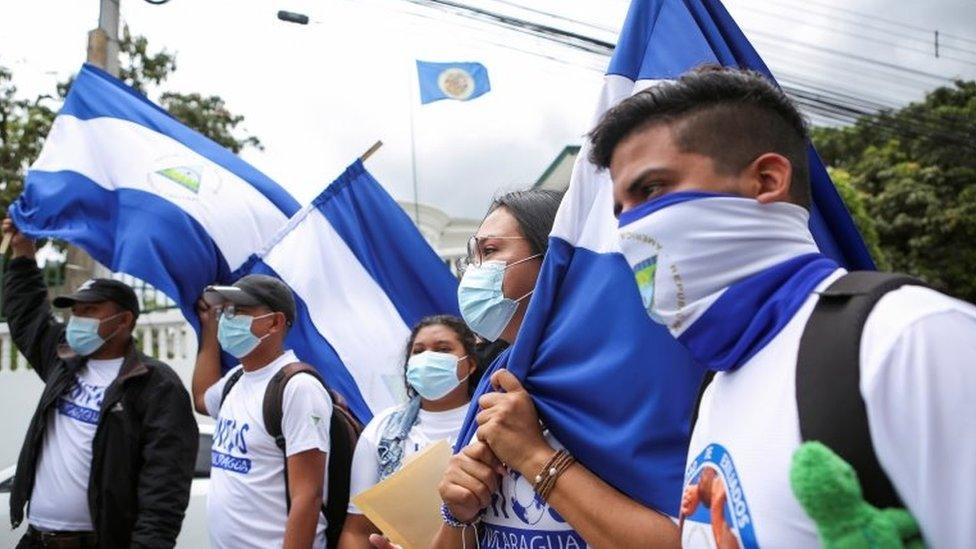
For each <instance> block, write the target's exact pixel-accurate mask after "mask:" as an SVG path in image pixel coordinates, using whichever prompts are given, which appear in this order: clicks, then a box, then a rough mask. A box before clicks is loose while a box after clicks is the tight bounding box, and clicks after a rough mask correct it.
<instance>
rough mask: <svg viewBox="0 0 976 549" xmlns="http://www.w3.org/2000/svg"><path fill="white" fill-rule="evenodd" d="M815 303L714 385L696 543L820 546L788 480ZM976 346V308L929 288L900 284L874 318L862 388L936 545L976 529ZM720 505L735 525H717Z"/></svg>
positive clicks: (702, 446)
mask: <svg viewBox="0 0 976 549" xmlns="http://www.w3.org/2000/svg"><path fill="white" fill-rule="evenodd" d="M842 273H843V271H838V272H837V273H834V274H833V275H832V276H831V277H829V278H828V279H827V280H825V281H824V282H823V283H822V284H821V285H820V286H819V287H818V288H817V290H818V291H819V290H822V289H823V288H826V287H827V286H828V285H830V283H831V282H833V281H834V280H835V279H836V278H838V277H839V276H840V275H841V274H842ZM816 302H817V296H816V295H812V296H811V297H810V298H809V299H808V300H807V301H806V303H804V305H803V307H801V308H800V310H799V311H798V312H797V313H796V315H795V316H794V317H793V319H792V320H791V321H790V322H789V323H788V324H787V325H786V326H785V327H784V328H783V330H782V331H781V332H780V333H779V334H778V335H777V336H776V337H775V338H773V340H772V341H770V342H769V344H767V345H766V347H764V348H763V349H762V350H761V351H759V352H758V353H757V354H756V355H755V356H754V357H753V358H752V359H750V360H749V361H748V362H747V363H745V364H744V365H743V366H742V367H740V368H739V369H737V370H736V371H733V372H726V373H719V374H717V375H716V376H715V379H714V380H713V381H712V383H711V384H710V385H709V387H708V389H707V391H706V392H705V394H704V396H703V398H702V401H701V409H700V412H699V416H698V422H697V424H696V425H695V429H694V432H693V435H692V439H691V445H690V448H689V454H688V469H687V471H686V477H685V482H686V484H685V491H684V495H685V496H690V497H691V498H692V499H690V500H689V501H690V502H694V498H695V497H697V499H698V500H699V501H698V502H697V505H696V506H695V510H694V512H693V513H692V514H691V516H690V517H687V518H686V519H685V521H684V527H683V530H682V544H683V545H684V546H685V547H695V548H697V547H718V546H724V547H730V546H731V547H734V546H739V547H756V546H760V547H797V548H801V547H818V546H819V543H818V540H817V532H816V527H815V525H814V524H813V522H812V521H811V520H810V519H809V518H808V516H807V515H806V513H805V512H804V510H803V508H802V507H801V506H800V504H799V502H798V501H797V499H796V497H795V496H794V495H793V492H792V490H791V488H790V481H789V472H790V463H791V459H792V456H793V453H794V451H796V449H797V448H798V447H799V445H800V441H801V439H800V430H799V420H798V413H797V405H796V391H795V380H796V368H795V363H796V357H797V352H798V349H799V342H800V336H801V335H802V333H803V330H804V328H805V327H806V323H807V320H808V319H809V317H810V314H811V313H812V312H813V308H814V305H815V304H816ZM974 357H976V307H973V306H972V305H970V304H968V303H965V302H963V301H959V300H956V299H952V298H950V297H948V296H945V295H943V294H940V293H938V292H935V291H933V290H930V289H927V288H922V287H918V286H905V287H902V288H899V289H897V290H894V291H892V292H890V293H889V294H887V295H886V296H884V297H883V298H882V299H881V300H880V301H879V302H878V303H877V305H876V306H875V308H874V310H873V311H872V312H871V314H870V316H869V317H868V319H867V322H866V323H865V325H864V331H863V334H862V339H861V352H860V367H861V376H860V390H861V395H862V396H863V398H864V401H865V403H866V407H867V416H868V423H869V425H870V430H871V441H872V443H873V444H874V449H875V453H876V454H877V456H878V459H879V461H880V463H881V466H882V468H883V469H884V470H885V472H886V473H887V475H888V476H889V478H890V479H891V481H892V483H893V485H894V487H895V489H896V490H897V491H898V493H899V495H900V496H901V498H902V500H903V501H904V502H905V503H906V504H907V505H908V507H909V509H910V511H911V512H912V514H913V515H914V516H915V518H916V519H917V520H918V522H919V524H920V526H921V530H922V534H923V536H924V538H925V541H926V543H927V544H928V545H929V546H930V547H945V548H955V547H960V548H961V547H971V546H972V543H973V540H974V539H976V520H974V518H976V495H974V493H973V491H972V490H969V489H967V488H965V487H964V486H965V480H964V479H965V478H967V475H968V474H969V473H968V472H969V471H973V470H976V421H974V420H973V418H974V417H976V416H974V414H973V413H971V412H972V410H973V407H972V400H973V395H976V358H974ZM825 405H826V404H825ZM967 410H968V412H967ZM702 474H704V475H705V476H706V478H705V481H706V482H705V483H702V482H700V481H701V480H702V479H701V477H702ZM960 483H963V484H960ZM703 491H704V492H707V493H704V494H703V493H702V492H703ZM703 500H704V501H703ZM709 500H710V503H711V504H712V506H713V508H714V510H713V509H712V508H708V507H707V506H706V505H705V501H709ZM718 501H724V502H725V505H724V506H723V508H721V509H719V508H718V507H717V506H716V502H718ZM711 516H715V517H716V519H717V520H719V521H724V522H725V524H724V525H721V524H719V525H716V527H715V528H713V527H712V526H713V525H712V524H711V522H710V517H711ZM716 537H719V538H722V540H721V541H723V542H724V543H716Z"/></svg>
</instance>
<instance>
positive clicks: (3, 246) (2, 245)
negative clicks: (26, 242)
mask: <svg viewBox="0 0 976 549" xmlns="http://www.w3.org/2000/svg"><path fill="white" fill-rule="evenodd" d="M13 237H14V233H7V234H5V235H3V242H0V257H2V256H5V255H7V250H8V249H10V241H11V240H13Z"/></svg>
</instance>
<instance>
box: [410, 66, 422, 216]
mask: <svg viewBox="0 0 976 549" xmlns="http://www.w3.org/2000/svg"><path fill="white" fill-rule="evenodd" d="M414 66H416V62H414ZM412 72H413V74H415V75H416V74H418V73H417V71H416V70H414V71H412ZM409 80H410V84H409V85H410V169H411V171H412V173H413V223H414V225H416V226H417V227H418V228H419V227H420V203H419V202H418V198H417V144H416V136H415V131H414V113H413V109H414V103H416V102H417V101H418V99H417V95H416V92H415V91H414V90H415V89H416V88H418V87H419V86H420V77H419V75H418V76H417V77H416V78H414V77H410V79H409Z"/></svg>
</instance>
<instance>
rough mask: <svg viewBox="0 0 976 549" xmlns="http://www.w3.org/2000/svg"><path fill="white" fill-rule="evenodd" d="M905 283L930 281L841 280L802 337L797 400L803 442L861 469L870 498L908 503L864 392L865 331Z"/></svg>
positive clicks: (897, 277) (860, 275)
mask: <svg viewBox="0 0 976 549" xmlns="http://www.w3.org/2000/svg"><path fill="white" fill-rule="evenodd" d="M905 285H918V286H924V285H925V284H924V283H923V282H921V281H919V280H917V279H915V278H912V277H910V276H907V275H903V274H897V273H880V272H875V271H857V272H851V273H848V274H847V275H845V276H843V277H841V278H839V279H837V280H836V281H834V283H833V284H831V285H830V286H829V287H828V288H827V289H826V290H824V291H823V292H821V293H820V299H819V301H817V305H816V307H815V308H814V310H813V313H812V314H811V316H810V319H809V320H808V321H807V325H806V328H805V329H804V331H803V335H802V336H801V338H800V348H799V354H798V357H797V364H796V404H797V412H798V414H799V420H800V437H801V439H802V440H803V441H809V440H817V441H820V442H821V443H823V444H824V445H826V446H827V447H829V448H830V449H831V450H833V451H834V452H835V453H836V454H837V455H839V456H840V457H841V458H843V459H844V460H845V461H846V462H847V463H849V464H850V465H851V466H852V467H853V468H854V470H855V471H856V472H857V476H858V479H859V480H860V483H861V488H862V491H863V493H864V498H865V500H866V501H868V502H869V503H871V504H872V505H874V506H875V507H879V508H887V507H904V505H903V504H902V501H901V498H900V497H899V496H898V493H897V492H896V491H895V489H894V487H893V486H892V484H891V480H890V479H889V478H888V475H886V474H885V472H884V470H883V469H882V468H881V464H880V463H879V462H878V456H877V455H876V454H875V452H874V445H873V444H872V443H871V430H870V426H869V424H868V416H867V409H866V407H865V404H864V399H863V397H862V396H861V388H860V387H861V384H860V380H861V368H860V364H861V359H860V357H861V332H863V330H864V323H865V321H866V320H867V318H868V315H869V314H871V310H872V309H873V308H874V306H875V304H877V302H878V300H880V299H881V298H882V297H884V295H885V294H887V293H888V292H890V291H892V290H895V289H897V288H900V287H901V286H905Z"/></svg>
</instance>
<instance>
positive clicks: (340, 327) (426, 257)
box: [247, 160, 459, 422]
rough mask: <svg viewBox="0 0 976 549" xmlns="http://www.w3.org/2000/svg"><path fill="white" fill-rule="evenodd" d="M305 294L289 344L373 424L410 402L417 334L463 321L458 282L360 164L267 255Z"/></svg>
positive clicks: (268, 270)
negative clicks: (410, 361) (446, 321)
mask: <svg viewBox="0 0 976 549" xmlns="http://www.w3.org/2000/svg"><path fill="white" fill-rule="evenodd" d="M247 269H248V270H249V272H253V273H260V274H269V275H272V276H277V277H278V278H280V279H281V280H283V281H285V283H287V284H288V285H289V286H290V287H291V289H292V291H293V292H294V294H295V303H296V305H297V311H296V312H297V318H296V320H295V324H294V326H293V327H292V328H291V331H290V332H289V333H288V339H287V340H286V342H285V343H286V345H287V346H288V347H290V348H292V349H294V350H295V352H296V354H297V355H298V358H300V359H301V360H302V361H304V362H307V363H309V364H311V365H313V366H315V367H316V368H318V369H319V371H320V372H321V373H322V375H323V377H324V378H325V381H326V382H327V383H328V384H329V386H330V387H332V388H333V389H335V390H336V391H338V392H339V393H340V394H341V395H342V396H343V397H344V398H345V399H346V400H347V402H348V403H349V406H350V408H351V409H352V411H353V412H354V413H355V414H356V416H357V417H359V419H360V420H362V421H364V422H366V421H369V419H370V418H371V417H372V415H373V414H374V413H376V412H379V411H381V410H383V409H384V408H386V407H388V406H392V405H394V404H398V403H400V402H403V400H404V399H405V396H406V393H405V391H406V386H405V383H404V366H405V364H406V351H407V348H406V345H407V339H408V338H409V336H410V329H411V328H412V327H413V325H414V324H416V323H417V322H418V321H419V320H420V319H422V318H423V317H425V316H428V315H433V314H452V315H455V316H457V315H458V314H459V313H458V306H457V279H455V278H454V275H452V274H451V271H450V269H448V267H447V265H446V264H445V263H444V262H443V261H441V259H440V258H439V257H437V254H436V253H435V252H434V250H433V249H432V248H431V247H430V245H429V244H427V241H426V240H424V237H423V235H421V234H420V231H418V230H417V228H416V227H415V226H414V224H413V222H412V221H411V220H410V218H409V217H407V214H406V213H404V212H403V210H402V209H401V208H400V206H398V205H397V203H396V202H394V201H393V199H392V198H391V197H390V195H389V194H387V193H386V191H384V190H383V188H382V187H381V186H380V184H379V183H378V182H377V181H376V180H375V179H373V176H372V175H370V174H369V172H367V171H366V169H365V168H364V167H363V164H362V162H361V161H359V160H357V161H356V162H354V163H353V164H352V165H351V166H349V167H348V168H346V171H345V172H344V173H343V174H342V175H340V176H339V178H338V179H336V180H335V182H333V183H332V184H331V185H329V186H328V187H327V188H326V189H325V190H324V191H322V193H321V194H320V195H319V196H318V197H317V198H316V199H315V200H313V201H312V203H311V204H309V205H308V206H306V207H305V208H303V209H302V210H300V211H299V212H298V213H297V214H296V215H295V216H294V217H292V219H291V220H290V221H289V223H288V225H287V226H286V227H285V228H284V229H282V231H281V232H280V233H279V234H278V235H277V236H276V237H275V238H274V239H273V240H272V241H271V243H270V244H269V246H268V248H267V249H265V250H264V251H261V252H260V253H258V254H257V256H256V257H255V259H254V261H253V263H252V264H250V265H249V266H247Z"/></svg>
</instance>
